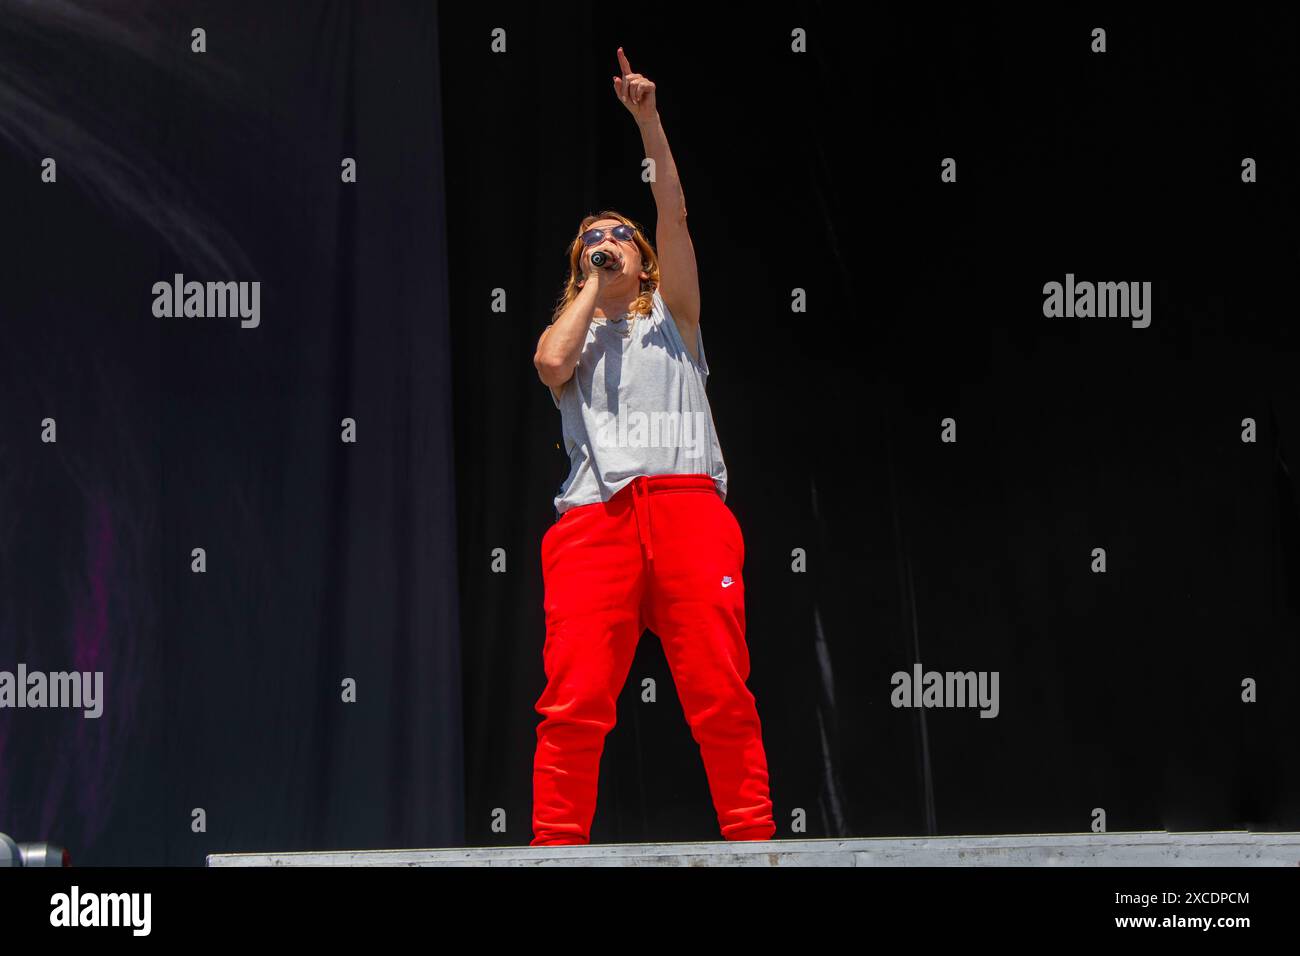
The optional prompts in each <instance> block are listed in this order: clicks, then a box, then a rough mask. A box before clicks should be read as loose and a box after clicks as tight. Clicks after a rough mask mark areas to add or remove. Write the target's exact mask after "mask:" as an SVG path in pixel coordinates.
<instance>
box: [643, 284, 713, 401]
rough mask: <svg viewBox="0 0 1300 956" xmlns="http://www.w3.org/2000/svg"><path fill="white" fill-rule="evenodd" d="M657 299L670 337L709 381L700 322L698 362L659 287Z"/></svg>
mask: <svg viewBox="0 0 1300 956" xmlns="http://www.w3.org/2000/svg"><path fill="white" fill-rule="evenodd" d="M655 299H656V300H658V303H659V308H660V309H661V310H662V315H663V321H664V326H665V327H666V330H667V333H668V335H669V337H670V338H671V339H672V340H673V343H674V344H675V345H676V346H677V347H678V348H679V349H681V350H682V352H683V353H685V355H686V361H688V362H690V363H691V365H692V366H693V367H694V368H696V369H699V372H700V375H701V376H702V377H703V378H704V380H705V381H706V382H707V381H708V378H709V363H708V360H707V359H706V358H705V356H704V333H703V332H702V331H701V329H700V324H697V325H696V326H695V346H696V348H697V349H698V350H699V353H700V360H699V361H698V362H697V361H696V360H695V359H694V358H693V357H692V356H691V350H690V349H688V348H687V347H686V341H685V340H684V339H683V338H682V331H681V329H679V328H677V320H676V319H674V318H673V314H672V313H671V312H669V311H668V303H667V302H665V301H664V297H663V296H661V295H660V294H659V290H658V289H655Z"/></svg>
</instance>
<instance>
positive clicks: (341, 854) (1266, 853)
mask: <svg viewBox="0 0 1300 956" xmlns="http://www.w3.org/2000/svg"><path fill="white" fill-rule="evenodd" d="M207 865H208V866H1300V833H1296V832H1286V833H1255V832H1251V831H1246V830H1241V831H1235V830H1229V831H1207V832H1200V833H1170V832H1168V831H1165V830H1150V831H1140V832H1132V833H1034V834H1024V835H1015V836H949V837H933V838H924V837H905V838H898V837H880V838H872V839H853V840H839V839H823V840H764V841H757V840H754V841H737V842H727V841H717V842H707V843H602V844H595V845H589V846H547V847H540V846H539V847H531V846H502V847H476V848H466V849H436V850H435V849H427V850H336V851H330V852H323V853H316V852H309V853H212V854H209V855H208V857H207Z"/></svg>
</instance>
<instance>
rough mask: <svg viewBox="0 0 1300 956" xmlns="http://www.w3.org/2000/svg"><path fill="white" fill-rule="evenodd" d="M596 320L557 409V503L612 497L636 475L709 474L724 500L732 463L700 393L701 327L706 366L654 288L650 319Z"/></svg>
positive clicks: (561, 506) (560, 508)
mask: <svg viewBox="0 0 1300 956" xmlns="http://www.w3.org/2000/svg"><path fill="white" fill-rule="evenodd" d="M629 321H630V320H629V319H626V318H625V319H622V320H620V321H618V322H615V323H607V322H604V321H601V320H597V321H594V322H592V324H591V327H590V328H589V329H588V330H587V340H586V342H584V343H583V346H582V353H581V355H580V356H579V359H578V366H577V368H576V369H575V370H574V373H573V377H572V378H571V379H569V380H568V381H567V382H565V383H564V385H563V386H562V391H561V392H560V398H559V400H558V401H557V400H556V398H555V393H554V392H553V391H551V390H550V389H548V390H547V391H549V392H550V393H551V401H553V402H555V406H556V407H557V408H559V409H560V413H561V424H562V427H563V432H564V447H565V450H566V451H568V453H569V475H568V477H567V478H565V479H564V483H563V484H562V485H560V493H559V494H558V495H556V497H555V501H554V503H555V511H556V514H557V515H561V514H563V513H564V512H566V511H568V510H569V509H570V508H573V507H576V506H578V505H585V504H593V503H595V502H598V501H608V500H609V499H610V498H612V497H613V496H614V494H615V493H616V492H618V491H619V490H621V489H622V488H623V487H624V486H625V485H627V483H628V482H630V481H631V480H632V479H633V478H635V477H636V476H637V475H687V474H705V475H709V476H711V477H712V478H713V480H714V482H715V483H716V484H717V487H718V493H719V494H720V495H721V496H722V498H723V500H724V501H725V500H726V497H727V466H726V463H725V462H724V461H723V459H722V448H721V447H720V446H719V445H718V438H717V433H716V431H715V429H714V426H713V412H712V411H711V410H710V408H709V400H708V399H707V398H706V397H705V395H704V387H705V385H706V384H707V381H708V376H709V364H708V361H707V360H706V359H705V357H704V336H703V333H702V332H699V331H698V327H697V335H698V339H697V347H698V348H699V354H700V360H699V362H698V363H697V362H696V361H695V359H693V358H692V357H691V353H690V351H689V350H688V349H687V348H686V343H685V342H684V341H682V335H681V332H679V331H678V329H677V323H676V322H674V321H673V317H672V313H670V312H669V311H668V306H667V305H666V304H665V303H664V300H663V297H662V296H660V294H659V290H658V289H656V290H655V291H654V296H653V305H652V308H651V311H650V315H649V316H644V315H642V316H638V317H637V319H636V321H634V322H632V323H631V325H632V333H631V335H629V336H627V337H624V336H622V335H620V334H619V333H618V332H617V331H616V330H617V329H623V330H626V329H627V326H628V323H629Z"/></svg>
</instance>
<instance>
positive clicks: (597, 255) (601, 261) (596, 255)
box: [591, 252, 613, 269]
mask: <svg viewBox="0 0 1300 956" xmlns="http://www.w3.org/2000/svg"><path fill="white" fill-rule="evenodd" d="M611 258H613V257H612V256H610V254H609V253H608V252H593V253H592V254H591V264H592V265H593V266H595V267H596V268H597V269H603V268H604V267H605V263H606V262H609V261H610V259H611Z"/></svg>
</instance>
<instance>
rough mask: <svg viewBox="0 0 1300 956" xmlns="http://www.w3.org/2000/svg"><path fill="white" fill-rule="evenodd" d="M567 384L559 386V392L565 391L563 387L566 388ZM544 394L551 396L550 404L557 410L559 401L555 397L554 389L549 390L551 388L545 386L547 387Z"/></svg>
mask: <svg viewBox="0 0 1300 956" xmlns="http://www.w3.org/2000/svg"><path fill="white" fill-rule="evenodd" d="M568 384H569V383H568V382H565V383H564V385H561V386H560V391H561V392H563V391H564V389H565V386H567V385H568ZM546 394H547V395H549V396H551V403H552V404H553V405H554V406H555V407H556V408H559V407H560V400H559V399H558V398H556V397H555V389H553V388H551V386H549V385H547V386H546Z"/></svg>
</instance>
